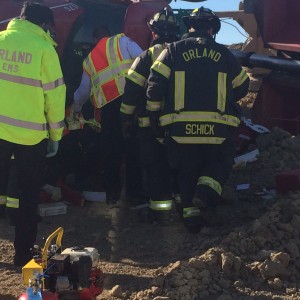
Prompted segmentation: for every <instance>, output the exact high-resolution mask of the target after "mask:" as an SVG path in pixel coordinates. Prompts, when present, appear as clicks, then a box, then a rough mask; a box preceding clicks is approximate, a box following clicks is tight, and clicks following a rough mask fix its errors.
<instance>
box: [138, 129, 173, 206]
mask: <svg viewBox="0 0 300 300" xmlns="http://www.w3.org/2000/svg"><path fill="white" fill-rule="evenodd" d="M139 140H140V153H141V161H142V165H143V169H144V173H145V186H146V192H147V194H148V196H149V197H150V199H152V200H154V201H162V200H170V199H171V197H172V183H173V182H172V181H173V173H172V170H171V167H170V165H169V163H168V160H167V156H166V149H165V146H164V145H163V144H162V143H160V142H159V141H158V140H157V139H156V138H155V134H154V132H153V130H152V129H151V128H150V127H146V128H139Z"/></svg>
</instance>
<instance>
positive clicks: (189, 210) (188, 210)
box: [182, 207, 200, 218]
mask: <svg viewBox="0 0 300 300" xmlns="http://www.w3.org/2000/svg"><path fill="white" fill-rule="evenodd" d="M182 216H183V217H184V218H191V217H198V216H200V210H199V209H198V208H197V207H185V208H183V215H182Z"/></svg>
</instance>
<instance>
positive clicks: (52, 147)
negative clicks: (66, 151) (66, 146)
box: [46, 140, 58, 157]
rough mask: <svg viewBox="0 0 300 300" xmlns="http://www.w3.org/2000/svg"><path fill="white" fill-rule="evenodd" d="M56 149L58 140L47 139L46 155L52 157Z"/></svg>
mask: <svg viewBox="0 0 300 300" xmlns="http://www.w3.org/2000/svg"><path fill="white" fill-rule="evenodd" d="M57 151H58V141H52V140H49V141H48V145H47V154H46V157H53V156H55V155H56V153H57Z"/></svg>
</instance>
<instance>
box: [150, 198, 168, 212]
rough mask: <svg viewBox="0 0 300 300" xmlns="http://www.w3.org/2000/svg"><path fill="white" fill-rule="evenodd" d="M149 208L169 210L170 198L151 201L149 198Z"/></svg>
mask: <svg viewBox="0 0 300 300" xmlns="http://www.w3.org/2000/svg"><path fill="white" fill-rule="evenodd" d="M149 207H150V209H152V210H171V209H172V200H163V201H153V200H151V199H150V206H149Z"/></svg>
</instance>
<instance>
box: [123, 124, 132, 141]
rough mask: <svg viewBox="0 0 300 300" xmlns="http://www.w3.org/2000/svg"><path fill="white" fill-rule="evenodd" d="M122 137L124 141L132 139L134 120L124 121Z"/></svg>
mask: <svg viewBox="0 0 300 300" xmlns="http://www.w3.org/2000/svg"><path fill="white" fill-rule="evenodd" d="M121 129H122V136H123V138H124V140H128V139H130V138H131V137H132V131H133V121H132V120H122V122H121Z"/></svg>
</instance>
